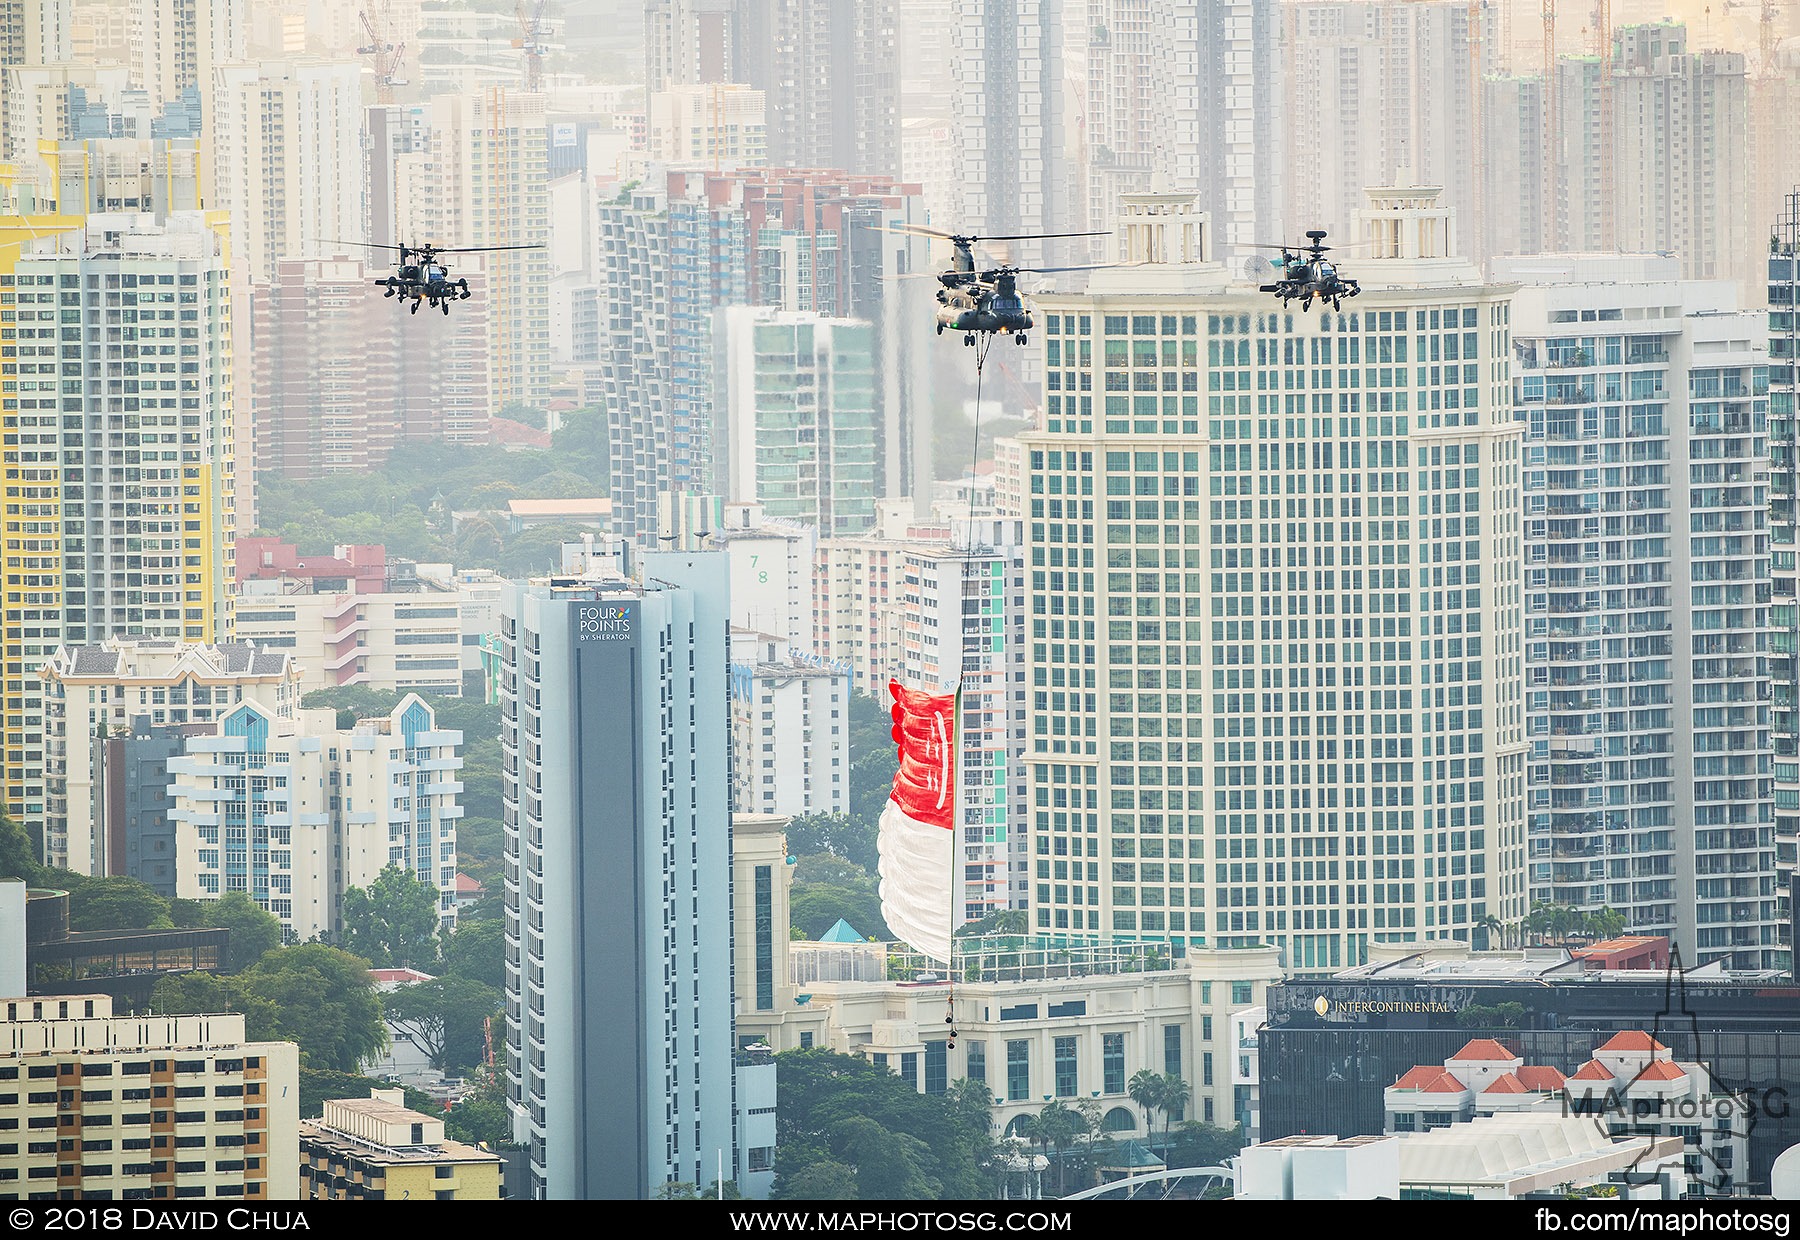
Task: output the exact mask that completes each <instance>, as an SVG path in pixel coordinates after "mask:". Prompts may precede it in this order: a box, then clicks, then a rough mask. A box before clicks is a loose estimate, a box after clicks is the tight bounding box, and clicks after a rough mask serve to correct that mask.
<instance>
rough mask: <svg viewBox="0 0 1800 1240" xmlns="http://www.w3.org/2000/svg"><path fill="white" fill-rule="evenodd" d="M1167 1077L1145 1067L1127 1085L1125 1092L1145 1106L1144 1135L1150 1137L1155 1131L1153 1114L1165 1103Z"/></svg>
mask: <svg viewBox="0 0 1800 1240" xmlns="http://www.w3.org/2000/svg"><path fill="white" fill-rule="evenodd" d="M1165 1079H1166V1078H1164V1077H1161V1076H1159V1075H1157V1074H1156V1073H1154V1072H1152V1071H1150V1069H1148V1068H1145V1069H1143V1070H1142V1071H1141V1072H1139V1073H1138V1074H1137V1075H1136V1076H1134V1077H1132V1078H1131V1080H1130V1081H1129V1082H1128V1083H1127V1084H1126V1086H1125V1092H1126V1093H1127V1094H1129V1095H1130V1096H1131V1100H1132V1101H1133V1102H1135V1103H1137V1104H1138V1105H1139V1106H1141V1107H1143V1108H1144V1136H1145V1137H1146V1138H1148V1137H1149V1136H1150V1134H1151V1133H1152V1132H1154V1131H1155V1124H1154V1121H1153V1116H1154V1115H1155V1113H1156V1109H1157V1108H1158V1107H1160V1106H1162V1104H1163V1091H1164V1089H1165V1085H1164V1081H1165Z"/></svg>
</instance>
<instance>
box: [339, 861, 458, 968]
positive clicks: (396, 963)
mask: <svg viewBox="0 0 1800 1240" xmlns="http://www.w3.org/2000/svg"><path fill="white" fill-rule="evenodd" d="M343 908H344V932H343V945H344V949H345V950H346V951H350V952H354V953H355V954H356V955H358V956H362V957H364V958H366V959H368V960H369V961H371V962H372V963H373V965H374V967H375V968H378V969H386V968H393V967H406V968H413V967H420V968H429V967H431V966H432V965H435V964H436V963H437V954H438V945H437V934H438V889H437V888H436V887H434V886H432V885H431V884H430V883H427V882H423V881H421V880H420V879H419V878H418V876H417V875H415V874H413V873H412V872H411V871H410V870H403V869H401V868H400V867H399V866H398V865H393V864H390V865H389V866H388V867H387V868H386V869H384V870H383V871H382V872H381V873H380V874H378V875H376V876H375V880H374V881H373V882H371V883H370V884H369V885H368V887H366V888H364V887H352V888H350V889H349V890H348V891H346V892H344V901H343Z"/></svg>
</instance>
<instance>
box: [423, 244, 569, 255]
mask: <svg viewBox="0 0 1800 1240" xmlns="http://www.w3.org/2000/svg"><path fill="white" fill-rule="evenodd" d="M413 248H415V249H418V248H425V249H429V250H431V251H432V253H434V254H486V253H489V252H491V251H494V250H541V249H543V248H544V247H543V246H542V245H459V246H451V247H449V248H439V247H436V246H426V247H417V246H415V247H413Z"/></svg>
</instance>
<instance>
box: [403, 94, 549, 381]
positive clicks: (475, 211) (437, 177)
mask: <svg viewBox="0 0 1800 1240" xmlns="http://www.w3.org/2000/svg"><path fill="white" fill-rule="evenodd" d="M544 106H545V97H544V96H543V95H534V94H525V93H522V92H518V91H512V90H506V89H499V88H496V89H493V90H488V91H483V92H481V93H478V94H446V95H437V96H434V97H433V98H432V100H431V102H430V104H429V107H428V110H427V111H426V113H425V114H424V117H423V119H422V123H423V125H425V126H426V127H427V132H426V133H423V134H420V133H407V132H404V131H406V130H407V128H408V125H407V122H408V119H409V118H408V116H407V113H406V111H405V110H404V109H399V110H396V109H388V110H386V114H385V115H386V119H387V120H388V122H389V125H388V127H387V128H386V130H385V131H384V136H385V137H386V138H387V140H388V141H389V142H390V143H391V144H395V145H400V144H401V142H400V139H401V138H402V137H405V138H407V139H410V144H411V145H412V152H413V156H412V158H410V159H408V160H405V161H402V163H401V166H400V167H399V169H398V170H397V172H396V174H395V181H394V186H393V194H394V200H395V201H394V210H395V213H396V218H397V219H398V221H399V222H398V226H397V231H398V233H399V234H400V235H401V236H402V237H403V238H406V239H407V240H408V243H409V244H410V241H411V240H416V239H423V238H427V237H429V238H432V239H433V243H434V244H437V245H445V246H526V247H536V248H528V249H514V250H506V251H501V252H498V253H491V254H464V255H460V256H458V258H459V261H457V262H455V264H454V265H455V267H456V274H457V275H458V276H462V275H470V276H471V279H470V286H471V288H473V287H474V286H475V283H476V281H475V279H474V276H476V275H479V276H480V277H481V284H482V287H481V289H480V291H479V293H478V294H477V295H478V296H479V297H480V299H481V300H482V301H483V302H485V303H486V306H487V309H486V313H487V316H488V317H487V323H488V332H489V334H488V353H489V354H490V357H491V362H490V368H489V371H488V401H489V412H490V413H493V412H497V411H498V410H500V409H501V408H503V407H504V406H506V405H511V404H522V405H529V406H533V407H536V408H542V407H543V406H544V405H545V404H547V403H548V401H549V396H550V274H551V260H550V255H549V252H548V250H547V249H545V248H544V247H545V246H546V244H547V243H548V241H549V240H550V215H549V210H548V208H549V182H548V178H547V177H546V176H545V175H544V168H545V160H546V153H547V150H548V145H549V138H548V131H547V129H546V126H545V121H544ZM396 121H397V122H399V125H398V128H399V130H400V131H401V132H395V126H394V124H393V122H396ZM421 147H422V149H421ZM373 206H374V204H373V203H371V209H373ZM474 304H475V302H474V301H473V300H470V301H466V302H458V303H457V305H456V306H455V307H454V308H453V310H452V311H451V315H452V317H454V316H455V315H456V314H458V313H462V312H464V311H466V310H467V308H468V307H469V306H472V305H474ZM434 326H442V324H436V325H434ZM420 381H421V382H423V381H424V380H423V378H422V377H421V380H420Z"/></svg>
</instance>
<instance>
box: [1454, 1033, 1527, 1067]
mask: <svg viewBox="0 0 1800 1240" xmlns="http://www.w3.org/2000/svg"><path fill="white" fill-rule="evenodd" d="M1517 1058H1518V1056H1517V1055H1515V1054H1513V1053H1512V1052H1511V1051H1509V1050H1507V1049H1506V1048H1505V1047H1504V1046H1502V1045H1500V1044H1499V1043H1498V1042H1496V1041H1494V1039H1492V1038H1476V1039H1475V1040H1474V1041H1472V1042H1470V1043H1468V1044H1467V1045H1466V1046H1464V1047H1463V1048H1462V1049H1461V1050H1460V1051H1457V1052H1456V1054H1454V1055H1452V1056H1450V1058H1449V1059H1448V1060H1446V1062H1448V1063H1459V1062H1462V1061H1464V1060H1469V1061H1475V1062H1484V1063H1491V1062H1492V1061H1494V1060H1496V1059H1498V1060H1501V1061H1502V1062H1510V1061H1512V1060H1514V1059H1517Z"/></svg>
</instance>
